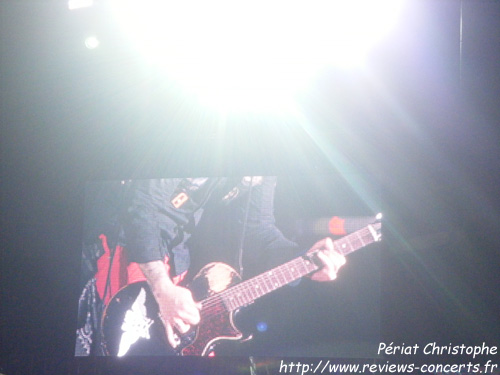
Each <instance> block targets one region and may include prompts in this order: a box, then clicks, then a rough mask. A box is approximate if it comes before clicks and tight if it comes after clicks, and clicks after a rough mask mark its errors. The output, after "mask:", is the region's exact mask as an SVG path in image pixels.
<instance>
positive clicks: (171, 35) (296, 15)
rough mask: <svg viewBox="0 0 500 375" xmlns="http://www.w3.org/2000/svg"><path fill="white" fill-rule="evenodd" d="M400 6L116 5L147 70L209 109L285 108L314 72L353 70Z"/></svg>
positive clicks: (145, 0)
mask: <svg viewBox="0 0 500 375" xmlns="http://www.w3.org/2000/svg"><path fill="white" fill-rule="evenodd" d="M402 2H403V0H308V1H286V0H274V1H273V0H254V1H251V2H240V1H235V0H211V1H206V0H183V1H179V0H175V1H172V0H115V1H113V2H112V6H113V14H114V16H115V19H116V21H117V22H118V24H119V26H120V27H121V28H122V29H123V30H124V31H125V32H126V33H128V35H129V36H130V37H131V39H132V40H133V42H134V43H135V45H136V47H137V48H138V49H139V50H140V51H141V52H142V53H144V54H145V56H146V58H147V59H148V60H149V62H152V63H154V64H158V65H160V66H162V67H164V68H165V71H166V72H167V74H168V75H169V76H170V77H174V78H176V79H177V80H179V82H180V83H181V84H182V85H183V86H184V87H185V88H188V89H189V90H191V91H193V92H195V93H196V94H198V95H199V96H200V97H202V98H204V99H205V100H208V101H209V102H220V103H224V106H228V107H234V106H235V105H237V104H238V103H239V104H241V105H243V106H253V105H258V103H257V102H256V101H258V102H260V105H267V104H270V103H271V102H273V103H274V104H272V105H275V104H276V100H279V101H281V103H287V102H289V99H290V98H291V97H292V96H293V94H294V93H295V92H296V91H297V90H299V89H300V88H302V87H303V86H304V85H305V84H307V83H308V82H309V79H310V78H311V76H313V75H314V74H315V73H316V72H317V71H318V69H320V68H322V67H324V66H326V65H331V64H341V65H344V66H345V65H352V64H359V63H360V62H362V60H363V58H364V57H365V55H366V54H367V52H368V51H369V50H370V48H371V47H372V46H373V45H374V44H375V43H376V42H377V41H379V40H380V38H382V37H383V36H384V35H385V34H386V33H387V32H388V31H389V30H390V29H391V27H392V26H393V25H394V23H395V21H396V20H397V16H398V12H399V10H400V8H401V4H402Z"/></svg>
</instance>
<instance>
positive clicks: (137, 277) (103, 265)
mask: <svg viewBox="0 0 500 375" xmlns="http://www.w3.org/2000/svg"><path fill="white" fill-rule="evenodd" d="M99 239H100V240H101V243H102V247H103V248H104V254H103V255H102V256H101V257H100V258H99V259H98V260H97V273H96V275H95V278H96V286H97V292H98V293H99V297H101V300H103V301H104V304H105V305H107V304H108V302H109V300H110V299H111V297H113V296H114V295H115V294H116V292H118V291H119V290H120V289H121V288H123V287H124V286H126V285H128V284H132V283H137V282H139V281H146V277H145V276H144V274H143V273H142V271H141V269H140V268H139V264H137V263H133V262H131V263H128V262H127V256H126V253H125V251H124V250H125V249H124V248H123V247H122V246H116V248H115V255H114V259H113V264H112V266H111V272H110V279H109V280H110V284H109V290H108V291H107V292H106V297H104V292H105V289H106V281H107V279H108V270H109V262H110V260H111V251H110V249H109V246H108V239H107V238H106V236H105V235H104V234H101V235H100V236H99ZM164 264H165V270H166V271H167V274H168V273H169V271H170V266H169V265H168V257H165V259H164ZM186 274H187V272H183V273H182V274H180V275H178V276H175V277H173V278H172V281H173V282H174V284H178V283H180V282H181V281H182V280H183V279H184V277H185V276H186Z"/></svg>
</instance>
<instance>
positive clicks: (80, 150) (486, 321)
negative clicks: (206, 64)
mask: <svg viewBox="0 0 500 375" xmlns="http://www.w3.org/2000/svg"><path fill="white" fill-rule="evenodd" d="M411 3H412V6H411V7H409V8H408V9H409V10H408V11H407V13H406V14H404V17H405V22H404V23H403V25H402V26H401V28H400V29H399V30H398V32H397V34H396V35H395V36H394V37H392V38H390V39H389V40H388V41H387V42H386V43H384V44H383V45H382V46H380V47H379V48H378V49H377V51H376V52H375V53H374V54H373V56H372V59H371V64H372V65H371V67H372V69H373V71H374V72H376V74H375V75H376V77H377V79H378V83H374V81H373V80H372V79H369V76H368V75H366V74H359V73H358V72H356V73H354V72H350V73H347V72H345V71H336V70H333V69H332V70H327V71H325V72H324V73H323V75H322V76H321V79H318V82H317V84H316V85H315V86H314V87H313V88H312V89H311V90H312V93H313V94H311V95H309V96H306V97H305V98H304V100H303V103H302V104H303V106H304V109H305V112H306V113H307V114H308V117H309V119H310V124H309V125H304V124H297V123H285V122H283V121H280V120H278V119H272V120H271V119H268V118H265V119H262V118H261V119H259V118H254V119H248V118H245V119H242V118H240V119H238V118H233V119H229V120H228V127H227V129H226V131H225V132H224V133H223V134H222V133H220V132H219V131H217V128H216V124H217V118H214V117H211V116H205V117H204V118H203V121H202V119H201V118H200V117H196V116H193V115H192V109H191V108H184V109H182V110H180V111H179V110H178V108H177V105H176V102H175V101H168V103H169V104H168V105H167V106H165V100H164V99H165V97H168V95H169V93H168V90H166V89H165V88H162V87H158V86H157V85H155V84H154V79H153V78H151V76H148V75H146V76H145V75H144V74H145V73H144V72H143V71H142V70H141V69H140V65H139V63H138V62H137V61H136V58H135V56H134V55H133V53H132V52H131V51H130V50H129V49H128V48H127V46H126V43H125V41H124V40H122V39H120V37H119V35H117V34H116V33H114V32H113V30H107V29H106V22H105V19H99V17H97V18H94V16H92V17H90V16H89V17H87V16H75V14H70V13H69V12H68V11H67V9H66V8H65V3H64V2H48V1H47V2H43V1H42V2H34V1H33V2H32V1H26V2H11V1H6V2H2V3H1V4H0V11H1V14H0V17H1V20H0V21H1V22H0V28H1V31H0V40H1V44H0V48H1V51H0V52H1V53H0V59H1V60H0V63H1V65H0V69H1V71H0V88H1V113H0V116H1V117H0V119H1V168H2V169H1V181H2V182H1V183H2V186H1V191H2V201H1V205H2V206H1V213H2V224H1V231H2V244H1V251H2V254H1V262H2V269H1V286H2V289H1V290H2V294H1V298H2V308H1V317H2V322H1V325H2V331H1V335H2V336H1V345H2V350H1V359H0V366H2V368H3V370H4V372H6V373H7V374H13V373H23V374H24V373H57V374H60V373H65V372H66V373H77V372H80V373H99V372H100V371H103V372H106V373H110V372H112V371H117V372H118V371H120V372H121V373H124V371H125V369H124V368H123V367H120V366H123V363H122V364H119V363H114V362H112V361H102V362H83V363H79V364H78V363H75V361H74V359H73V349H74V334H73V333H74V328H75V322H76V301H77V298H78V294H79V291H78V285H79V269H80V249H81V236H82V220H83V186H84V183H85V181H87V180H88V179H96V178H98V179H99V178H104V179H108V178H110V179H111V178H130V177H141V176H142V177H153V176H154V177H156V176H174V175H186V174H190V175H204V174H232V173H236V172H239V171H241V170H245V171H247V172H248V173H252V174H257V173H259V174H260V173H266V174H267V173H272V174H290V173H291V174H296V175H300V174H302V173H309V172H311V170H314V171H318V172H324V171H326V172H331V171H333V172H337V171H339V170H340V171H344V172H345V171H352V170H354V171H355V172H357V173H361V174H363V175H364V176H366V178H367V179H373V181H374V182H376V183H379V184H380V185H381V186H382V191H383V194H382V205H383V206H384V213H385V216H386V220H387V225H386V227H387V228H388V229H387V232H386V237H385V238H386V242H385V244H386V245H385V248H384V250H383V251H382V266H383V270H384V271H383V274H382V294H383V306H382V319H381V327H382V332H383V338H384V341H386V342H394V343H395V344H400V343H403V342H404V343H406V344H410V345H412V344H414V343H420V344H422V343H423V344H425V343H428V342H434V341H436V342H438V343H440V344H442V345H447V344H449V343H453V344H462V343H465V344H481V343H482V342H486V343H487V344H489V345H498V343H499V342H500V340H499V339H500V318H499V314H498V306H499V305H500V296H499V293H498V290H499V287H500V285H499V284H500V281H499V280H500V278H499V277H498V268H499V267H498V265H499V260H500V255H499V253H498V250H497V249H498V245H497V243H498V240H499V237H500V236H499V231H498V230H497V223H498V222H499V210H500V200H499V198H498V193H497V192H498V187H499V186H500V183H499V182H500V181H499V178H500V177H499V173H498V161H497V160H498V157H499V154H500V152H499V151H500V150H499V147H498V144H499V132H500V130H499V126H500V125H499V123H498V121H499V118H500V113H499V111H500V105H498V104H499V103H498V97H499V94H500V82H499V78H498V77H500V21H499V20H500V3H499V2H497V1H486V0H484V1H466V0H464V1H462V2H460V1H452V0H447V1H444V0H443V1H412V2H411ZM461 8H462V9H461ZM461 10H462V33H461V32H460V30H461V29H460V16H461ZM103 18H104V17H103ZM90 21H91V22H95V24H97V25H98V26H99V27H100V28H101V29H102V32H103V33H104V35H108V38H109V40H110V41H111V40H112V43H110V46H111V47H110V48H108V49H106V50H105V49H101V50H99V51H92V53H89V51H87V50H85V48H84V47H80V45H81V43H80V40H81V37H82V35H83V33H84V31H85V29H86V27H87V23H88V22H90ZM461 41H462V44H461ZM94 52H96V53H94ZM117 67H120V69H118V68H117ZM144 82H146V83H144ZM381 87H382V88H383V89H381ZM145 93H148V95H150V98H152V99H151V100H149V101H148V102H147V103H146V104H145V103H144V102H141V101H140V100H138V97H139V96H140V95H144V94H145ZM138 113H139V114H138ZM144 113H148V114H149V115H144ZM339 113H340V114H341V115H340V116H339ZM339 117H340V120H339ZM138 122H140V123H141V124H142V125H141V126H137V123H138ZM339 123H341V124H342V126H340V127H339V126H336V125H338V124H339ZM159 124H161V125H162V126H159ZM165 161H168V162H167V163H165ZM375 350H376V348H374V351H375ZM389 359H391V360H392V359H393V358H389ZM408 359H409V358H408V357H404V358H400V359H399V360H400V361H403V360H408ZM410 359H411V358H410ZM424 359H425V358H424ZM434 359H435V358H434ZM469 359H470V358H469V357H464V358H460V357H456V356H455V357H453V356H449V358H448V357H447V358H446V359H444V358H438V359H437V360H439V361H442V362H450V363H451V362H453V361H458V362H467V361H468V360H469ZM245 363H246V362H245ZM171 365H172V367H171V368H172V369H176V368H177V369H181V370H175V371H174V373H178V372H179V371H183V372H184V373H189V372H191V373H223V372H229V373H231V372H234V371H235V370H234V369H235V368H239V367H238V366H239V365H240V363H239V362H235V363H232V362H221V361H215V362H211V363H210V364H207V362H204V361H203V360H197V359H196V360H192V361H191V362H189V363H187V364H186V363H185V362H182V361H179V360H175V361H173V362H172V363H171ZM141 366H142V367H141ZM161 366H163V364H160V363H156V362H153V361H150V362H148V363H127V367H126V371H132V373H133V372H137V371H138V370H144V369H145V368H148V369H149V370H150V371H157V372H160V369H162V368H163V367H161ZM103 369H106V370H103ZM126 371H125V373H126Z"/></svg>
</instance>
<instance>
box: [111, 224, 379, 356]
mask: <svg viewBox="0 0 500 375" xmlns="http://www.w3.org/2000/svg"><path fill="white" fill-rule="evenodd" d="M380 229H381V223H380V222H375V223H373V224H370V225H368V226H367V227H365V228H362V229H360V230H358V231H356V232H354V233H351V234H349V235H347V236H345V237H343V238H341V239H338V240H336V241H335V242H334V243H333V247H334V249H335V250H336V251H337V252H339V253H340V254H343V255H347V254H350V253H352V252H354V251H356V250H358V249H361V248H363V247H365V246H367V245H369V244H371V243H373V242H377V241H380V239H381V233H380ZM318 251H319V250H318ZM316 252H317V251H314V252H308V253H307V254H304V255H302V256H300V257H297V258H295V259H292V260H290V261H288V262H286V263H284V264H282V265H280V266H277V267H275V268H273V269H271V270H268V271H266V272H264V273H263V274H260V275H258V276H255V277H253V278H251V279H249V280H246V281H244V282H241V277H240V276H239V275H238V273H237V272H236V271H235V270H234V269H233V268H231V267H230V266H228V265H227V264H224V263H210V264H208V265H206V266H205V267H203V268H202V269H201V271H200V272H199V273H198V274H197V275H196V277H195V278H194V279H193V281H192V282H191V283H190V285H189V289H190V290H191V292H192V293H193V298H194V300H195V301H198V302H201V305H202V308H201V311H200V318H201V319H200V323H199V324H198V326H196V327H193V328H192V329H191V330H190V331H189V332H187V333H186V334H184V335H182V336H180V345H178V346H177V348H175V349H173V348H172V347H171V346H170V345H169V343H168V340H167V337H166V334H165V328H164V326H163V323H162V321H161V319H160V315H159V309H158V304H157V303H156V300H155V298H154V296H153V294H152V292H151V290H150V289H149V286H148V284H147V283H146V282H139V283H134V284H131V285H128V286H126V287H125V288H123V289H121V290H120V291H119V292H118V293H117V294H116V295H115V296H114V297H113V298H112V299H111V301H110V302H109V304H108V306H107V307H106V310H105V311H104V314H103V318H102V341H103V346H104V349H105V351H106V352H107V354H108V355H116V356H118V357H121V356H124V355H209V354H210V353H211V352H212V351H213V348H214V346H215V345H216V344H217V342H218V341H220V340H240V339H241V338H242V337H243V335H242V333H241V332H240V331H239V330H238V328H236V326H235V325H234V322H233V314H234V312H236V311H237V310H238V309H239V308H241V307H243V306H246V305H248V304H250V303H252V302H254V301H255V300H256V299H257V298H260V297H262V296H264V295H266V294H268V293H271V292H273V291H275V290H276V289H278V288H281V287H282V286H284V285H287V284H289V283H291V282H293V281H295V280H298V279H300V278H301V277H303V276H306V275H309V274H311V273H313V272H315V271H317V270H318V269H319V267H320V265H318V263H319V262H318V261H317V259H316ZM167 308H168V306H167Z"/></svg>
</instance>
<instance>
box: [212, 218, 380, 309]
mask: <svg viewBox="0 0 500 375" xmlns="http://www.w3.org/2000/svg"><path fill="white" fill-rule="evenodd" d="M380 228H381V224H380V223H375V224H372V225H369V226H367V227H365V228H363V229H360V230H359V231H357V232H354V233H351V234H349V235H347V236H345V237H342V238H341V239H339V240H336V241H334V242H333V247H334V249H335V250H336V251H338V252H339V253H341V254H342V255H347V254H350V253H352V252H354V251H356V250H358V249H361V248H362V247H365V246H367V245H369V244H371V243H373V242H376V241H379V240H380ZM314 255H315V254H314V253H310V254H306V255H304V256H301V257H298V258H295V259H292V260H291V261H289V262H287V263H285V264H283V265H281V266H278V267H275V268H273V269H271V270H269V271H267V272H264V273H262V274H260V275H258V276H255V277H253V278H251V279H249V280H247V281H244V282H242V283H240V284H237V285H235V286H234V287H232V288H229V289H227V290H225V291H224V292H222V293H220V297H221V298H222V301H223V302H224V304H225V305H226V307H227V309H228V310H229V311H234V310H237V309H238V308H240V307H242V306H245V305H248V304H250V303H252V302H254V301H255V300H256V299H257V298H260V297H262V296H264V295H266V294H268V293H271V292H272V291H274V290H276V289H279V288H281V287H282V286H285V285H287V284H290V283H292V282H294V281H295V280H298V279H300V278H301V277H303V276H306V275H309V274H310V273H312V272H314V271H317V270H318V269H319V267H320V266H318V265H317V264H316V263H315V261H314Z"/></svg>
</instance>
